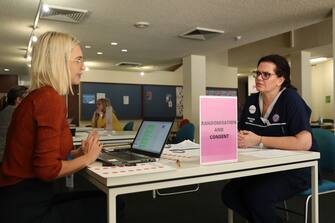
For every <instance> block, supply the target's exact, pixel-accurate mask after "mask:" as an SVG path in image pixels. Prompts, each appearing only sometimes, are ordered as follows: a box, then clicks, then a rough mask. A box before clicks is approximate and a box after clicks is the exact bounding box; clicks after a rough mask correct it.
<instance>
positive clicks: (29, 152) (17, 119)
mask: <svg viewBox="0 0 335 223" xmlns="http://www.w3.org/2000/svg"><path fill="white" fill-rule="evenodd" d="M84 70H85V66H84V60H83V54H82V50H81V48H80V45H79V41H78V40H77V39H75V38H74V37H72V36H70V35H68V34H65V33H59V32H47V33H44V34H43V35H41V36H40V37H39V39H38V41H37V42H36V44H35V45H34V47H33V51H32V64H31V87H30V93H29V95H28V96H26V97H25V99H24V100H23V101H22V102H21V103H20V104H19V106H18V107H17V108H16V109H15V112H14V113H13V116H12V120H11V123H10V126H9V128H8V134H7V144H6V148H5V153H4V158H3V163H2V165H1V166H0V219H1V222H6V223H14V222H15V223H26V222H29V223H34V222H38V223H54V222H58V223H73V222H80V223H92V222H99V223H105V222H107V202H106V195H105V194H104V193H103V192H100V191H82V192H69V193H65V194H55V192H54V191H53V183H54V181H55V179H57V178H61V177H64V176H68V175H70V174H73V173H75V172H77V171H79V170H81V169H83V168H85V167H87V166H88V165H90V164H91V163H93V162H94V161H95V160H96V159H97V157H98V156H99V154H100V152H101V149H102V145H101V144H100V142H99V138H98V135H97V133H96V132H92V133H90V134H89V136H88V138H87V139H86V140H85V141H84V142H83V143H82V146H81V148H79V149H76V150H74V149H73V142H72V136H71V133H70V129H69V126H68V123H67V120H66V115H67V109H66V105H65V99H64V95H66V94H68V93H69V91H70V92H72V88H71V86H72V85H78V84H79V83H80V78H81V75H82V73H83V71H84Z"/></svg>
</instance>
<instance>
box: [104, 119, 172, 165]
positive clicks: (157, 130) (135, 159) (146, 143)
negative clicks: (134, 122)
mask: <svg viewBox="0 0 335 223" xmlns="http://www.w3.org/2000/svg"><path fill="white" fill-rule="evenodd" d="M172 125H173V120H172V119H165V120H163V119H159V120H157V119H144V120H143V121H142V123H141V126H140V128H139V129H138V131H137V134H136V136H135V138H134V140H133V142H132V144H131V145H130V148H129V149H122V150H118V151H109V152H108V151H107V150H106V149H104V150H103V152H102V153H101V154H100V156H99V157H98V159H99V160H101V161H102V162H103V163H105V164H107V165H135V164H136V163H146V162H155V161H156V159H157V158H159V157H160V156H161V154H162V151H163V149H164V145H165V143H166V141H167V138H168V136H169V133H170V131H171V128H172Z"/></svg>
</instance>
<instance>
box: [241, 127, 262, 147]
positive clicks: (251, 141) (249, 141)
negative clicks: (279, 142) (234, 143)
mask: <svg viewBox="0 0 335 223" xmlns="http://www.w3.org/2000/svg"><path fill="white" fill-rule="evenodd" d="M260 141H261V136H259V135H256V134H255V133H253V132H251V131H246V130H242V131H239V133H238V147H239V148H247V147H251V146H256V145H258V144H259V143H260Z"/></svg>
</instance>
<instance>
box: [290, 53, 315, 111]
mask: <svg viewBox="0 0 335 223" xmlns="http://www.w3.org/2000/svg"><path fill="white" fill-rule="evenodd" d="M310 57H311V53H310V52H307V51H300V52H295V53H293V54H291V83H292V84H293V85H294V86H295V87H296V88H297V89H298V92H299V94H300V95H301V96H302V97H303V99H304V100H305V102H306V103H307V104H308V105H309V106H311V102H312V100H311V65H310V62H309V59H310Z"/></svg>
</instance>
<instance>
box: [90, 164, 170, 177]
mask: <svg viewBox="0 0 335 223" xmlns="http://www.w3.org/2000/svg"><path fill="white" fill-rule="evenodd" d="M88 169H89V170H91V171H93V172H94V173H96V174H98V175H100V176H101V177H104V178H110V177H124V176H131V175H139V174H148V173H158V172H165V171H171V170H175V169H176V168H174V167H171V166H168V165H164V164H161V163H158V162H152V163H139V164H137V165H136V166H106V167H105V166H95V165H92V166H89V167H88Z"/></svg>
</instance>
